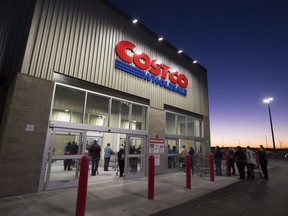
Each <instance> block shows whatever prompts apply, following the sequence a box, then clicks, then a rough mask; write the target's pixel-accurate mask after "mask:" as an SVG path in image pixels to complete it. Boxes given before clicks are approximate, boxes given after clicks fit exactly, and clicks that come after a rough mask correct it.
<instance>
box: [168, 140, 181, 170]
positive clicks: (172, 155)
mask: <svg viewBox="0 0 288 216" xmlns="http://www.w3.org/2000/svg"><path fill="white" fill-rule="evenodd" d="M178 143H179V140H178V139H171V138H168V139H167V152H166V155H167V156H166V171H167V173H170V172H177V171H178V168H179V144H178Z"/></svg>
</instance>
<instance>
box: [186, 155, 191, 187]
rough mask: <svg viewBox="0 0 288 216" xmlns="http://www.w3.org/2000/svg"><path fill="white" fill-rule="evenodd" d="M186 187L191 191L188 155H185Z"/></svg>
mask: <svg viewBox="0 0 288 216" xmlns="http://www.w3.org/2000/svg"><path fill="white" fill-rule="evenodd" d="M186 187H187V188H188V189H191V161H190V155H189V154H187V155H186Z"/></svg>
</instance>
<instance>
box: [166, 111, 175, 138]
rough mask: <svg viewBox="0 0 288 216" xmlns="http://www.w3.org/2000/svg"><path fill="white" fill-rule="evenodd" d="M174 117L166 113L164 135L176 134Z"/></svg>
mask: <svg viewBox="0 0 288 216" xmlns="http://www.w3.org/2000/svg"><path fill="white" fill-rule="evenodd" d="M175 120H176V115H175V114H173V113H169V112H166V133H167V134H176V124H175V123H176V121H175Z"/></svg>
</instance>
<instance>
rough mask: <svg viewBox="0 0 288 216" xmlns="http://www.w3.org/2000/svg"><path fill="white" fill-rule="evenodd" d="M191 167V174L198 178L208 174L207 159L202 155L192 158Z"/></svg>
mask: <svg viewBox="0 0 288 216" xmlns="http://www.w3.org/2000/svg"><path fill="white" fill-rule="evenodd" d="M193 166H194V168H193V173H196V174H198V175H200V177H202V176H203V175H206V174H209V173H210V166H209V157H205V156H203V155H202V154H195V155H194V156H193Z"/></svg>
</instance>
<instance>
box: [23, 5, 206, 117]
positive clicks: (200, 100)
mask: <svg viewBox="0 0 288 216" xmlns="http://www.w3.org/2000/svg"><path fill="white" fill-rule="evenodd" d="M130 22H131V21H130V20H129V19H128V18H127V16H125V15H123V14H122V13H119V12H118V11H115V10H112V9H111V7H109V6H107V5H106V4H104V3H103V2H102V1H96V0H94V1H91V0H90V1H89V0H39V1H38V3H37V5H36V9H35V13H34V18H33V22H32V28H31V32H30V37H29V41H28V49H27V51H26V54H25V59H24V63H23V68H22V73H25V74H29V75H31V76H36V77H40V78H43V79H49V80H51V79H52V78H53V72H54V71H56V72H58V73H62V74H65V75H68V76H71V77H75V78H78V79H82V80H85V81H89V82H92V83H96V84H99V85H103V86H106V87H109V88H113V89H116V90H119V91H123V92H127V93H130V94H134V95H138V96H141V97H144V98H148V99H150V105H151V106H152V107H155V108H159V109H163V104H169V105H171V106H176V107H179V108H182V109H185V110H189V111H191V112H196V113H199V114H203V115H206V116H208V89H207V77H206V76H207V74H206V71H205V70H203V69H201V68H200V67H197V66H192V67H191V68H188V69H187V66H186V65H187V59H184V58H183V59H182V60H181V58H179V57H177V56H176V55H177V53H176V52H175V50H173V49H171V47H169V46H165V45H164V44H158V43H151V41H153V40H155V39H156V38H155V37H153V36H152V35H151V34H150V33H148V32H147V31H144V30H143V29H142V28H137V26H132V25H131V24H130ZM130 25H131V26H130ZM180 37H181V36H180ZM121 40H129V41H131V42H132V43H134V44H135V45H136V46H137V50H141V51H143V52H145V53H146V54H147V55H149V56H150V57H151V58H152V59H157V60H159V61H161V62H163V63H165V64H166V65H169V66H170V67H172V68H175V69H177V70H178V71H179V72H180V73H184V74H185V75H186V76H187V77H188V79H189V82H190V83H189V85H188V88H187V96H186V97H185V96H181V95H180V94H177V93H174V92H172V91H170V90H167V89H164V88H162V87H160V86H157V85H154V84H152V83H151V82H147V81H145V80H141V79H139V78H137V77H134V76H132V75H129V74H127V73H125V72H122V71H119V70H116V69H114V66H115V59H116V58H117V57H116V53H115V45H116V44H117V43H118V42H119V41H121ZM174 53H175V54H174ZM174 59H177V61H175V60H174ZM179 62H180V63H179ZM182 62H183V64H182Z"/></svg>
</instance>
